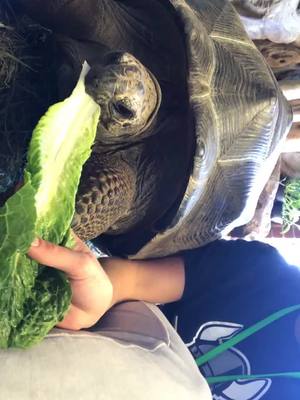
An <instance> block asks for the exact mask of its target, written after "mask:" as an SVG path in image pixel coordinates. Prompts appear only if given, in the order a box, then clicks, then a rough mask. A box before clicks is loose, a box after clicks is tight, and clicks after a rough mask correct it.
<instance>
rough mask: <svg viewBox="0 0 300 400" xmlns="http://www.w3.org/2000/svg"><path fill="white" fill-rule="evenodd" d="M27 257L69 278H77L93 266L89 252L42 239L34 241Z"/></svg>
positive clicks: (92, 258) (92, 257)
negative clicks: (62, 272)
mask: <svg viewBox="0 0 300 400" xmlns="http://www.w3.org/2000/svg"><path fill="white" fill-rule="evenodd" d="M27 254H28V255H29V257H31V258H32V259H34V260H36V261H37V262H38V263H40V264H42V265H46V266H48V267H52V268H56V269H59V270H61V271H64V272H65V273H66V274H67V275H68V276H69V277H70V278H73V279H74V278H75V279H76V278H77V277H78V276H77V275H81V274H82V272H83V271H82V266H85V270H86V269H87V268H89V267H90V266H91V264H94V262H95V260H94V256H93V255H92V254H91V253H90V252H80V251H74V250H70V249H67V248H65V247H62V246H58V245H55V244H53V243H50V242H47V241H46V240H42V239H39V238H37V239H35V240H34V241H33V242H32V245H31V247H30V248H29V250H28V253H27Z"/></svg>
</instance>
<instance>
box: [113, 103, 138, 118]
mask: <svg viewBox="0 0 300 400" xmlns="http://www.w3.org/2000/svg"><path fill="white" fill-rule="evenodd" d="M112 107H113V110H114V111H115V113H116V114H117V115H118V116H119V117H121V118H124V119H133V117H134V113H133V111H132V110H130V108H128V107H127V106H126V105H125V104H124V103H122V102H121V101H116V102H114V103H113V104H112Z"/></svg>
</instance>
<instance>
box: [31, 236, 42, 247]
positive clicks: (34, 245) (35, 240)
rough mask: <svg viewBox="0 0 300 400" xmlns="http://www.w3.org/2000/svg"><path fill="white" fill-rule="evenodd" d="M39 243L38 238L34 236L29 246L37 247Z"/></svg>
mask: <svg viewBox="0 0 300 400" xmlns="http://www.w3.org/2000/svg"><path fill="white" fill-rule="evenodd" d="M39 244H40V239H39V238H35V239H34V241H33V242H32V243H31V247H37V246H39Z"/></svg>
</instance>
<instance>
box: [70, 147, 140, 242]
mask: <svg viewBox="0 0 300 400" xmlns="http://www.w3.org/2000/svg"><path fill="white" fill-rule="evenodd" d="M134 196H135V173H134V171H133V169H132V168H131V167H130V166H129V165H128V164H127V163H126V162H124V161H123V160H122V159H121V158H120V157H117V156H111V157H103V156H102V155H100V154H92V156H91V158H90V159H89V161H88V163H87V164H86V166H85V168H84V171H83V173H82V176H81V182H80V185H79V190H78V193H77V201H76V209H75V216H74V219H73V223H72V229H73V230H74V231H75V232H76V234H77V235H78V236H79V237H80V238H81V239H83V240H90V239H93V238H95V237H97V236H99V235H100V234H101V233H104V232H106V231H108V230H109V229H112V228H113V226H114V225H115V224H118V221H119V220H120V219H123V218H126V216H127V215H128V213H129V211H130V208H131V205H132V201H133V198H134Z"/></svg>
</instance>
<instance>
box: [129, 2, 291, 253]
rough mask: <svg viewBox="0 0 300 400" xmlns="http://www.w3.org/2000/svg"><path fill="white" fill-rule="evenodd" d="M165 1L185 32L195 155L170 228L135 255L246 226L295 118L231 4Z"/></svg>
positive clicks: (179, 247)
mask: <svg viewBox="0 0 300 400" xmlns="http://www.w3.org/2000/svg"><path fill="white" fill-rule="evenodd" d="M170 2H171V3H172V4H173V6H174V7H175V9H176V10H177V12H178V14H179V16H180V18H181V20H182V22H183V24H184V27H185V35H186V44H187V51H188V58H189V77H188V84H189V94H190V106H191V108H192V110H193V114H194V119H195V134H196V152H195V159H194V165H193V170H192V173H191V177H190V180H189V183H188V186H187V189H186V192H185V195H184V198H183V199H182V202H181V205H180V207H179V209H178V212H177V214H176V215H175V217H174V219H173V221H172V224H171V225H170V226H169V228H168V229H167V230H166V231H164V232H160V233H159V234H157V235H156V236H155V237H154V238H153V239H152V241H150V242H149V243H148V244H147V245H145V246H144V247H143V248H142V249H141V250H140V251H139V252H138V254H137V255H135V258H147V257H159V256H164V255H167V254H172V253H177V252H178V251H180V250H183V249H187V248H195V247H198V246H201V245H204V244H205V243H208V242H210V241H212V240H214V239H216V238H218V237H220V236H222V234H224V233H227V232H228V231H230V230H231V229H233V228H234V227H236V226H239V225H242V224H245V223H247V222H248V221H249V220H250V219H251V218H252V216H253V214H254V211H255V208H256V205H257V201H258V197H259V195H260V193H261V191H262V190H263V187H264V185H265V184H266V182H267V180H268V178H269V177H270V175H271V172H272V170H273V169H274V167H275V164H276V162H277V159H278V157H279V153H280V149H281V145H282V143H283V141H284V138H285V136H286V134H287V132H288V130H289V127H290V125H291V119H292V117H291V111H290V107H289V105H288V103H287V102H286V100H285V99H284V98H283V95H282V93H281V91H280V89H279V88H278V86H277V82H276V80H275V78H274V76H273V74H272V72H271V71H270V69H269V68H268V66H267V65H266V63H265V62H264V60H263V57H262V56H261V54H260V53H259V51H258V50H257V49H256V47H255V46H254V44H253V43H252V41H251V40H250V39H249V38H248V37H247V35H246V33H245V31H244V28H243V26H242V24H241V22H240V19H239V17H238V15H237V13H236V12H235V10H234V8H233V7H232V6H231V4H229V3H227V2H225V1H222V0H214V1H211V0H201V1H198V0H186V1H184V0H170Z"/></svg>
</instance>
